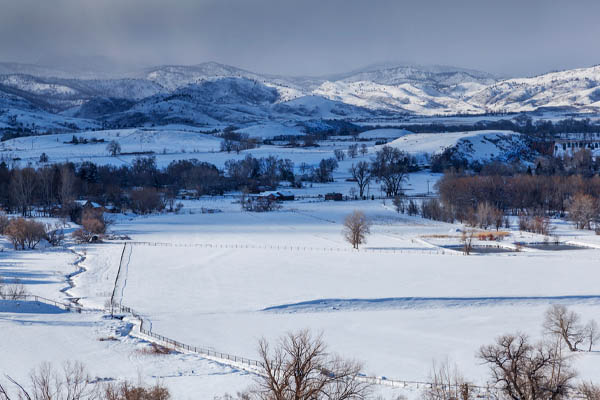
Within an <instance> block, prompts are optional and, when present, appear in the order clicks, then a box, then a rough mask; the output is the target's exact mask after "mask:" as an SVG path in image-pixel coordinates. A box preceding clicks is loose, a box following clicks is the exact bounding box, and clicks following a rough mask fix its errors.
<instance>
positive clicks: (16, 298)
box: [2, 294, 83, 313]
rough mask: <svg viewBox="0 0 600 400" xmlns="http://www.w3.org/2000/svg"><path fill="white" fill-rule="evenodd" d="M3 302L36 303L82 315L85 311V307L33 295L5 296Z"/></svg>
mask: <svg viewBox="0 0 600 400" xmlns="http://www.w3.org/2000/svg"><path fill="white" fill-rule="evenodd" d="M2 300H10V301H30V302H35V303H42V304H47V305H50V306H53V307H56V308H59V309H61V310H65V311H71V312H77V313H81V312H82V311H83V307H81V306H79V305H76V304H74V303H61V302H60V301H56V300H52V299H48V298H46V297H42V296H37V295H33V294H15V295H10V296H5V297H4V298H2Z"/></svg>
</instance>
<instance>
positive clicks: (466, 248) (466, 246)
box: [460, 230, 475, 256]
mask: <svg viewBox="0 0 600 400" xmlns="http://www.w3.org/2000/svg"><path fill="white" fill-rule="evenodd" d="M474 237H475V232H474V231H472V230H470V231H463V232H462V234H461V236H460V242H461V243H462V244H463V253H465V255H467V256H468V255H469V254H471V251H473V238H474Z"/></svg>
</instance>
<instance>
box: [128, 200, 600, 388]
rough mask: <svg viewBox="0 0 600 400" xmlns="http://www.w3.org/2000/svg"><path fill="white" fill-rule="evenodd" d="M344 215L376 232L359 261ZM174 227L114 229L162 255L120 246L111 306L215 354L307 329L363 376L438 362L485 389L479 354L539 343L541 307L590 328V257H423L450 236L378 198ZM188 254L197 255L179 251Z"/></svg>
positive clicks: (405, 374)
mask: <svg viewBox="0 0 600 400" xmlns="http://www.w3.org/2000/svg"><path fill="white" fill-rule="evenodd" d="M353 208H361V209H364V210H365V211H366V212H367V213H368V214H369V215H370V216H371V217H372V218H373V219H374V220H375V221H377V223H376V225H375V226H374V229H373V234H372V235H371V237H370V238H369V243H368V244H367V246H366V248H365V250H367V251H363V252H358V253H356V252H353V251H348V245H347V244H345V243H344V242H343V239H342V237H341V235H340V230H341V220H342V218H343V215H345V214H347V213H348V212H349V211H350V210H352V209H353ZM180 218H181V217H177V216H165V217H150V218H147V219H144V220H143V221H138V220H135V221H132V222H131V223H129V224H127V223H123V224H119V226H118V227H119V231H120V232H122V233H127V234H129V235H130V236H131V237H132V239H133V240H134V241H143V242H161V243H170V244H172V245H174V246H148V245H132V246H131V248H130V250H129V253H128V254H129V257H128V260H129V262H128V263H127V266H126V270H127V282H126V285H125V288H124V291H123V294H124V295H123V298H122V301H123V304H126V305H128V306H131V307H133V308H135V309H136V310H138V311H140V312H141V313H142V314H143V315H144V316H145V317H147V318H148V319H149V320H151V321H152V327H153V329H154V330H155V331H156V332H160V333H161V334H164V335H167V336H169V337H177V338H178V340H181V341H183V342H185V343H190V344H197V345H203V346H211V347H213V348H214V349H216V350H218V351H227V352H230V353H234V354H238V355H242V356H245V357H249V358H256V357H257V354H256V341H257V339H258V338H260V337H263V336H265V337H267V338H269V339H274V338H276V337H277V336H279V335H281V334H282V333H284V332H286V331H289V330H298V329H302V328H305V327H310V328H311V329H313V330H315V331H322V332H323V333H324V335H325V338H326V340H327V342H329V343H330V344H331V347H332V349H333V350H334V351H336V352H339V353H340V354H343V355H346V356H351V357H356V358H358V359H360V360H362V361H364V362H365V365H366V371H367V372H368V373H370V374H374V375H384V376H387V377H388V378H398V379H406V380H425V379H426V378H427V375H428V372H429V368H430V366H431V362H432V360H433V359H438V360H440V359H443V358H445V357H449V358H451V359H453V360H455V361H456V362H458V363H459V365H460V366H461V368H462V369H463V370H464V371H465V373H466V374H467V375H468V376H469V377H470V378H471V379H474V380H477V381H478V382H480V383H483V382H484V381H485V377H486V374H487V370H486V369H485V367H483V366H481V365H480V364H479V363H478V362H477V360H476V359H475V352H476V351H477V349H478V348H479V346H481V345H483V344H486V343H490V342H491V341H493V339H494V338H495V337H496V336H497V335H499V334H501V333H508V332H515V331H518V330H522V331H525V332H527V333H529V334H531V335H532V336H533V337H535V338H541V322H542V319H543V313H544V311H545V308H547V306H548V304H551V303H556V302H560V303H566V304H568V305H571V306H573V308H574V309H576V310H577V311H580V312H581V313H582V314H583V315H584V316H585V317H587V318H592V317H593V318H595V319H598V318H599V317H600V296H599V294H598V293H597V284H596V282H595V280H593V279H585V277H589V276H595V274H597V259H596V257H597V251H596V250H592V249H587V250H574V251H565V252H560V253H559V254H552V253H551V252H542V251H540V252H532V253H527V252H523V253H511V254H496V255H493V254H489V255H480V256H471V257H464V256H460V255H452V254H444V255H442V254H437V255H436V254H428V250H431V249H430V248H429V247H427V245H426V244H424V243H423V242H422V241H419V240H418V238H419V237H420V236H421V235H426V234H438V235H439V234H443V233H448V232H449V231H450V230H451V229H452V226H451V225H447V224H438V223H430V222H426V221H422V220H420V219H414V218H409V217H402V216H400V217H398V216H397V214H395V212H394V211H392V210H389V209H388V208H386V207H384V206H383V205H382V204H381V203H380V202H378V201H375V202H355V203H342V204H339V205H338V204H329V205H327V207H324V206H323V203H321V204H318V203H304V204H302V203H301V204H295V205H294V206H293V207H292V206H290V207H289V208H288V207H285V209H284V210H282V211H280V212H276V213H269V214H248V213H241V212H239V211H236V210H234V209H226V210H225V211H224V212H223V213H219V214H211V215H202V214H200V215H198V214H195V215H191V216H186V217H185V223H183V219H180ZM181 223H183V226H182V225H180V224H181ZM191 244H196V245H203V246H200V247H178V245H188V246H189V245H191ZM209 245H211V246H213V247H209ZM224 245H229V246H227V247H225V248H221V247H219V246H224ZM233 246H237V248H231V247H233ZM265 246H266V248H263V247H265ZM557 253H558V252H557ZM573 260H576V262H573ZM566 265H569V268H566V267H565V266H566ZM597 362H598V359H597V357H595V354H592V355H583V356H581V357H579V359H578V360H577V366H578V367H579V369H580V372H581V376H582V377H588V378H592V377H593V376H594V375H595V374H597V373H598V370H597V367H596V363H597Z"/></svg>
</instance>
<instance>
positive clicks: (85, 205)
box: [75, 200, 104, 211]
mask: <svg viewBox="0 0 600 400" xmlns="http://www.w3.org/2000/svg"><path fill="white" fill-rule="evenodd" d="M75 204H77V205H78V206H79V207H81V208H82V209H84V210H95V211H96V210H97V211H104V206H103V205H101V204H99V203H96V202H95V201H91V200H75Z"/></svg>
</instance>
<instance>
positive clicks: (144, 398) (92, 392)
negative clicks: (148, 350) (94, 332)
mask: <svg viewBox="0 0 600 400" xmlns="http://www.w3.org/2000/svg"><path fill="white" fill-rule="evenodd" d="M7 378H8V380H9V381H10V382H11V383H12V384H13V385H15V386H16V390H17V397H16V399H18V400H168V399H170V398H171V395H170V393H169V390H168V389H167V388H166V387H164V386H162V385H161V384H160V383H156V384H155V385H153V386H150V387H147V386H144V385H142V384H138V385H132V384H130V383H129V382H121V383H118V384H113V383H109V384H106V385H104V384H101V383H99V382H94V381H92V379H91V378H90V376H89V374H88V373H87V371H86V369H85V367H84V366H83V364H81V363H80V362H66V363H65V364H63V367H62V371H57V370H55V369H54V368H53V367H52V365H51V364H49V363H43V364H41V365H40V366H39V367H38V368H36V369H35V370H33V371H32V372H31V374H30V385H29V388H28V389H26V388H25V387H24V386H23V385H22V384H20V383H19V382H17V381H15V380H14V379H12V378H10V377H8V376H7ZM12 398H13V397H12V395H11V393H10V392H9V390H8V389H7V388H6V387H5V386H3V385H2V384H0V400H11V399H12Z"/></svg>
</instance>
